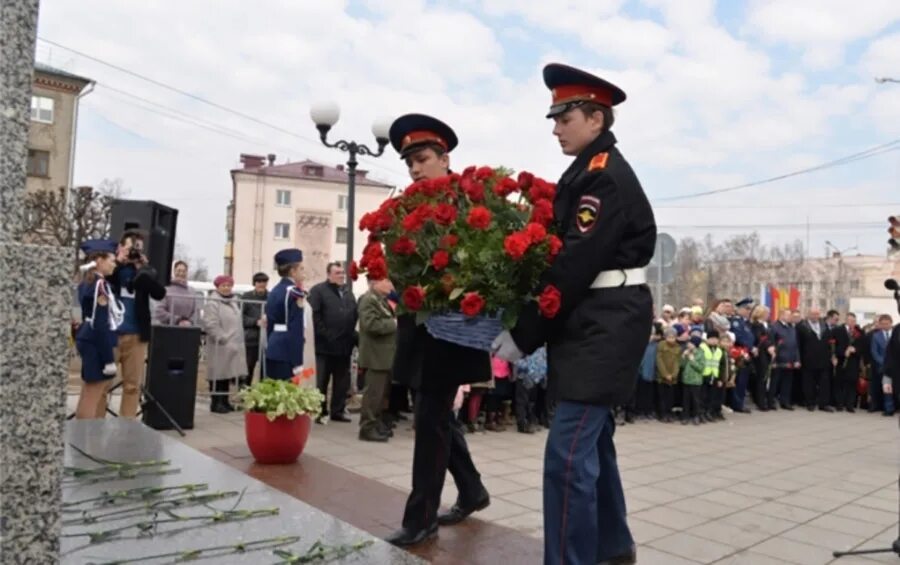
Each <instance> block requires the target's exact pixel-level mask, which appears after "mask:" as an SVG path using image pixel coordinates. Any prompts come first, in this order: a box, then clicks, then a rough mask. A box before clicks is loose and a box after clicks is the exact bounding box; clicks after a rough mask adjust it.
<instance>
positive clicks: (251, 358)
mask: <svg viewBox="0 0 900 565" xmlns="http://www.w3.org/2000/svg"><path fill="white" fill-rule="evenodd" d="M244 351H245V352H246V354H247V376H246V377H243V378H242V379H241V385H245V386H250V384H251V383H253V372H254V371H256V364H257V363H259V344H258V343H257V344H255V345H251V344H249V343H248V344H247V347H245V348H244ZM264 376H265V375H262V374H260V377H259V378H260V379H262V378H263V377H264Z"/></svg>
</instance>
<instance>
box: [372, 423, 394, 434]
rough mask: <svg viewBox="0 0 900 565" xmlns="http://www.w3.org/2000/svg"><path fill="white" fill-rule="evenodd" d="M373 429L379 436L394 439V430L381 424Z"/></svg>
mask: <svg viewBox="0 0 900 565" xmlns="http://www.w3.org/2000/svg"><path fill="white" fill-rule="evenodd" d="M375 429H376V430H377V431H378V433H379V434H381V435H383V436H387V437H394V430H393V429H391V428H390V427H389V426H385V425H383V424H376V425H375Z"/></svg>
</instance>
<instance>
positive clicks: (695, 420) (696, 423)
mask: <svg viewBox="0 0 900 565" xmlns="http://www.w3.org/2000/svg"><path fill="white" fill-rule="evenodd" d="M701 423H702V422H701V421H700V416H694V420H693V424H694V425H695V426H699V425H700V424H701Z"/></svg>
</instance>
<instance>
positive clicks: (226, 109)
mask: <svg viewBox="0 0 900 565" xmlns="http://www.w3.org/2000/svg"><path fill="white" fill-rule="evenodd" d="M38 39H39V40H40V41H43V42H44V43H49V44H50V45H53V46H56V47H59V48H60V49H65V50H66V51H69V52H70V53H74V54H75V55H78V56H79V57H84V58H85V59H89V60H91V61H94V62H96V63H99V64H101V65H104V66H107V67H109V68H111V69H115V70H117V71H119V72H122V73H125V74H128V75H131V76H133V77H135V78H138V79H141V80H143V81H146V82H149V83H151V84H154V85H156V86H158V87H160V88H164V89H166V90H169V91H172V92H175V93H177V94H180V95H182V96H186V97H188V98H191V99H192V100H196V101H197V102H200V103H202V104H206V105H207V106H211V107H213V108H216V109H218V110H221V111H223V112H228V113H230V114H234V115H236V116H239V117H241V118H243V119H245V120H248V121H251V122H254V123H256V124H259V125H262V126H265V127H267V128H270V129H273V130H275V131H278V132H281V133H283V134H285V135H290V136H292V137H295V138H297V139H300V140H302V141H306V142H307V143H312V144H313V145H316V146H319V147H321V146H322V145H321V142H320V141H319V140H318V139H313V138H311V137H309V136H305V135H302V134H299V133H297V132H294V131H291V130H289V129H285V128H283V127H281V126H278V125H275V124H272V123H270V122H267V121H265V120H261V119H259V118H257V117H255V116H251V115H250V114H246V113H244V112H241V111H240V110H235V109H234V108H231V107H229V106H225V105H224V104H219V103H218V102H213V101H212V100H209V99H206V98H203V97H202V96H198V95H196V94H193V93H191V92H188V91H186V90H183V89H181V88H178V87H176V86H172V85H170V84H167V83H164V82H162V81H159V80H156V79H153V78H150V77H148V76H145V75H142V74H140V73H137V72H135V71H132V70H130V69H127V68H125V67H122V66H119V65H116V64H114V63H110V62H108V61H105V60H103V59H100V58H98V57H95V56H93V55H89V54H87V53H84V52H82V51H78V50H77V49H73V48H71V47H67V46H65V45H63V44H61V43H57V42H56V41H53V40H50V39H47V38H44V37H40V36H39V37H38ZM360 161H364V162H366V163H368V164H369V166H372V167H376V168H379V169H382V170H384V171H387V172H389V173H392V174H395V175H405V174H406V173H405V172H403V173H401V172H399V171H397V170H395V169H392V168H390V167H385V166H383V165H380V164H379V163H377V162H375V161H372V160H370V159H366V158H360Z"/></svg>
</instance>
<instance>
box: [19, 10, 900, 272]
mask: <svg viewBox="0 0 900 565" xmlns="http://www.w3.org/2000/svg"><path fill="white" fill-rule="evenodd" d="M39 35H40V37H41V38H42V39H44V40H48V41H51V42H54V43H58V44H59V45H62V46H64V47H60V46H58V45H52V44H50V43H48V42H47V41H39V43H38V50H37V57H38V60H40V61H43V62H46V63H49V64H51V65H53V66H56V67H58V68H62V69H64V70H68V71H70V72H75V73H78V74H82V75H84V76H87V77H89V78H92V79H94V80H96V81H97V83H98V84H97V87H96V90H95V91H94V92H93V93H91V94H90V95H88V96H87V97H86V98H84V100H83V103H82V106H81V115H80V120H79V130H78V149H77V160H76V167H75V181H76V183H77V184H90V185H95V184H97V183H99V182H100V181H101V180H102V179H104V178H121V179H123V180H124V182H125V185H126V186H127V187H128V188H130V190H131V193H130V197H132V198H136V199H153V200H157V201H159V202H161V203H164V204H167V205H170V206H173V207H176V208H178V209H179V210H180V218H179V226H178V240H179V242H181V243H183V244H184V245H187V246H188V247H189V248H190V250H191V252H192V254H194V255H198V256H202V257H204V258H206V260H207V261H208V263H209V265H210V267H211V269H210V270H211V271H212V272H213V273H216V272H219V271H220V270H221V268H222V250H223V246H224V242H225V233H224V226H225V207H226V206H227V204H228V201H229V199H230V197H231V180H230V176H229V170H230V169H231V168H234V167H237V166H238V155H239V154H240V153H242V152H245V153H258V154H266V153H275V154H276V155H277V156H278V158H277V161H278V162H279V163H281V162H284V161H285V160H286V159H290V160H291V161H296V160H300V159H304V158H310V159H315V160H319V161H322V162H324V163H328V164H332V165H333V164H337V163H339V162H341V161H342V160H343V159H344V155H343V154H341V153H338V152H337V151H335V150H329V149H326V148H324V147H322V146H321V145H320V143H319V141H318V140H317V139H316V131H315V129H314V127H313V125H312V123H311V122H310V120H309V116H308V112H309V106H310V104H311V103H312V102H314V101H316V100H326V99H330V100H335V101H337V102H338V103H339V104H340V105H341V109H342V115H341V120H340V122H339V123H338V124H337V126H336V127H335V129H334V130H333V132H334V134H335V135H337V136H346V137H349V138H353V139H356V140H358V141H361V142H370V143H371V142H374V140H373V139H372V135H371V133H370V126H371V123H372V122H373V121H374V120H375V119H376V118H377V117H379V116H382V115H389V116H396V115H399V114H402V113H406V112H426V113H433V114H435V115H437V116H439V117H441V118H442V119H444V120H446V121H447V122H449V123H450V124H451V125H452V126H453V127H454V128H455V129H456V131H457V133H458V134H459V137H460V147H459V149H458V150H457V151H455V152H454V154H453V156H452V160H453V164H454V166H455V168H457V169H459V168H462V167H464V166H465V165H469V164H490V165H505V166H509V167H512V168H515V169H517V170H522V169H527V170H531V171H533V172H535V173H536V174H539V175H541V176H544V177H546V178H548V179H551V180H556V179H557V178H558V176H559V175H560V173H561V172H562V171H563V170H564V168H565V167H566V165H567V162H568V159H567V158H566V157H564V156H563V155H561V154H560V153H559V150H558V146H557V145H556V143H555V141H554V139H553V137H552V136H551V134H550V130H551V127H552V124H551V122H550V121H548V120H546V119H544V115H545V113H546V109H547V106H548V103H549V93H548V91H547V90H546V89H545V87H544V86H543V82H542V79H541V68H542V67H543V65H544V64H546V63H548V62H554V61H558V62H565V63H568V64H572V65H575V66H579V67H583V68H586V69H589V70H591V71H593V72H596V73H598V74H599V75H601V76H603V77H605V78H607V79H609V80H612V81H613V82H615V83H617V84H618V85H619V86H621V87H622V88H623V89H624V90H625V91H626V92H627V93H628V100H627V101H626V102H625V103H624V104H623V105H621V106H619V107H618V108H617V110H618V114H617V119H616V125H615V128H614V131H615V132H616V135H617V136H618V138H619V147H620V149H621V150H622V152H623V153H624V154H625V156H626V157H627V158H628V159H629V160H630V161H631V163H632V165H633V167H634V168H635V170H636V172H637V174H638V176H639V178H640V179H641V182H642V184H643V186H644V189H645V190H646V192H647V194H648V195H649V197H650V199H651V201H652V202H653V203H654V208H655V210H656V215H657V221H658V223H659V225H660V230H661V231H667V232H670V233H672V234H673V235H674V236H675V237H676V238H680V237H683V236H685V235H694V236H698V237H700V236H703V235H705V234H706V233H707V232H711V233H713V234H714V235H715V236H716V237H717V238H722V237H726V236H727V235H728V233H731V232H734V231H740V232H745V231H752V230H753V229H758V231H760V233H761V234H762V236H763V239H764V240H766V241H773V240H776V239H779V238H780V239H796V238H800V239H802V240H803V241H804V242H805V241H806V237H807V228H806V223H807V219H808V221H809V223H810V226H811V228H810V234H811V243H812V245H811V252H812V253H813V254H814V255H822V254H823V252H824V241H825V240H826V239H829V240H831V241H832V242H834V244H835V245H837V246H838V247H840V248H842V249H845V248H849V247H853V246H856V245H857V244H858V245H859V248H860V250H861V251H863V252H868V253H878V254H883V253H884V250H885V248H886V245H885V242H886V240H887V234H886V227H887V223H886V217H887V216H888V214H889V213H900V151H898V150H894V151H890V152H886V153H882V154H879V155H876V156H874V157H871V158H868V159H864V160H858V161H855V162H852V163H849V164H846V165H844V166H841V167H834V168H828V169H824V170H821V171H817V172H814V173H811V174H804V175H799V176H796V177H792V178H789V179H787V180H783V181H779V182H775V183H771V184H765V185H761V186H755V187H751V188H746V189H742V190H736V191H733V192H728V193H724V194H719V195H715V196H706V197H700V198H690V199H681V200H673V199H672V198H673V197H678V196H683V195H690V194H694V193H697V192H702V191H706V190H713V189H719V188H724V187H729V186H734V185H738V184H742V183H746V182H751V181H755V180H759V179H765V178H768V177H772V176H776V175H780V174H782V173H789V172H792V171H796V170H798V169H803V168H806V167H810V166H813V165H817V164H819V163H823V162H826V161H830V160H834V159H837V158H840V157H844V156H847V155H851V154H856V153H858V152H861V151H864V150H866V149H869V148H872V147H876V146H879V145H883V144H886V143H890V142H892V141H896V140H898V139H900V84H897V83H885V84H877V83H876V82H875V80H874V77H884V76H888V77H894V78H898V79H900V2H898V1H897V0H859V1H858V2H855V3H853V4H852V5H849V6H848V4H847V3H846V2H843V1H841V2H839V1H836V0H791V1H769V0H759V1H748V2H736V1H728V2H724V1H723V2H718V3H717V2H713V1H704V0H678V1H677V2H676V1H674V0H639V1H632V2H625V1H619V0H592V1H590V2H586V1H584V0H554V1H547V0H459V1H457V2H426V1H423V0H390V1H388V0H382V1H376V0H358V1H339V0H327V1H324V0H290V1H289V0H284V1H261V2H255V3H252V4H248V3H247V2H238V1H234V0H215V1H212V0H210V1H199V0H185V1H182V2H163V1H157V2H116V1H112V0H107V1H101V0H81V1H79V2H69V1H66V0H43V1H42V2H41V16H40V25H39ZM67 48H68V49H67ZM72 50H75V51H77V52H78V53H76V52H73V51H72ZM86 56H90V57H93V58H96V59H99V60H101V61H103V62H104V63H109V64H112V65H116V66H118V67H121V68H123V69H127V70H129V71H132V72H134V73H138V74H140V75H144V76H146V77H149V78H152V79H154V80H155V81H157V82H158V83H161V84H164V85H168V86H171V87H174V88H176V89H179V90H182V91H186V92H188V93H191V94H193V95H196V96H198V97H201V98H205V99H208V100H210V101H212V102H215V103H216V104H219V105H221V106H224V107H227V108H230V109H233V110H235V111H237V112H240V113H243V114H245V115H248V116H252V117H255V118H258V120H260V121H262V122H266V123H269V124H272V125H275V126H278V128H280V130H283V131H279V130H276V129H274V128H271V127H268V126H266V125H263V124H261V123H259V122H255V121H251V120H248V119H246V118H243V117H240V116H238V115H237V114H235V113H230V112H227V111H223V110H220V109H216V108H214V107H211V106H209V105H206V104H203V103H201V102H198V101H197V100H195V99H192V98H190V97H188V96H185V95H183V94H178V93H176V92H174V91H172V90H169V89H166V88H164V87H162V86H160V85H158V84H152V83H150V82H147V81H144V80H141V79H139V78H136V77H135V76H132V75H129V74H127V73H125V72H122V71H121V70H117V69H115V68H112V67H110V66H108V65H105V64H102V63H100V62H98V61H95V60H92V59H90V58H88V57H86ZM113 89H115V90H113ZM123 92H124V93H123ZM137 97H140V98H142V99H144V100H140V99H139V98H137ZM198 124H199V125H198ZM898 147H900V145H897V144H895V145H893V146H891V148H893V149H898ZM361 167H363V168H367V169H370V171H371V173H370V174H371V176H373V177H376V178H378V179H380V180H385V181H387V182H390V183H392V184H401V185H405V184H406V182H407V176H406V173H405V168H404V166H403V165H402V163H401V162H400V161H399V159H398V158H397V156H396V154H394V153H393V152H392V151H390V150H389V151H388V152H387V153H386V155H385V156H383V157H381V158H379V159H377V160H371V159H368V160H364V162H363V163H362V165H361ZM872 223H877V225H876V226H872V225H870V224H872ZM767 224H768V225H777V227H776V228H771V227H770V228H760V227H759V226H764V225H767ZM716 225H731V226H735V227H733V228H730V229H728V230H726V229H721V228H708V227H706V226H716Z"/></svg>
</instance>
